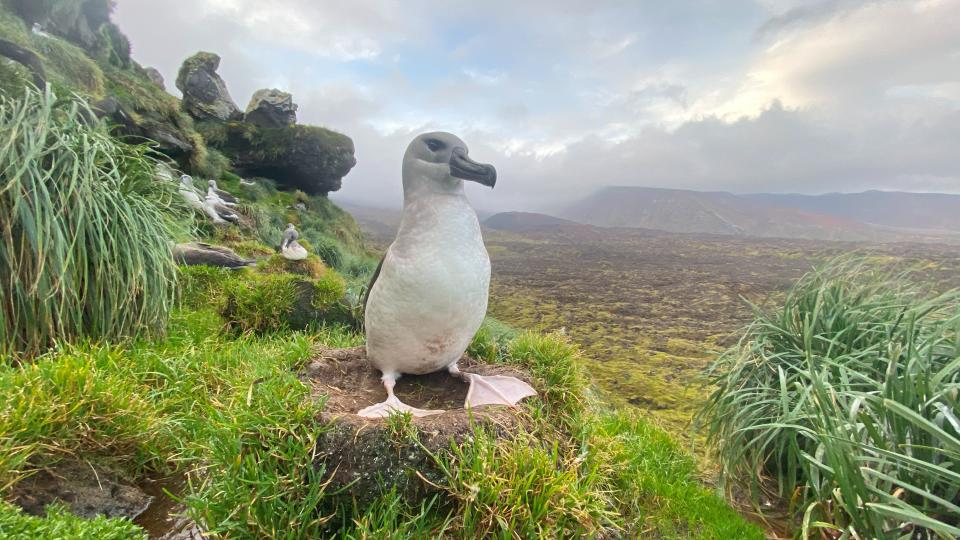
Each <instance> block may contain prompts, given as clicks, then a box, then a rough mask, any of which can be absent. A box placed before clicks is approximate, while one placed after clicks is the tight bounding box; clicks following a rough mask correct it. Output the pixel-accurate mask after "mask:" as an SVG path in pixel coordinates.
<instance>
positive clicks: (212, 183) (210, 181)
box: [207, 180, 217, 189]
mask: <svg viewBox="0 0 960 540" xmlns="http://www.w3.org/2000/svg"><path fill="white" fill-rule="evenodd" d="M207 185H208V186H210V187H212V188H213V189H217V181H216V180H207Z"/></svg>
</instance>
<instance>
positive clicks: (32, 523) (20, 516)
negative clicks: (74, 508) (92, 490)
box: [0, 501, 147, 540]
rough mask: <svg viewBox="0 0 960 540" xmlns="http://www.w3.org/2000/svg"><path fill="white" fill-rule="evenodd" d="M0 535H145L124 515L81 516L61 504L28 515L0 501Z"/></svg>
mask: <svg viewBox="0 0 960 540" xmlns="http://www.w3.org/2000/svg"><path fill="white" fill-rule="evenodd" d="M0 536H2V537H3V538H6V539H8V540H86V539H89V538H98V539H102V540H132V539H135V538H142V539H144V540H145V539H146V538H147V535H146V533H144V532H143V530H142V529H141V528H140V527H137V526H136V525H134V524H133V523H132V522H130V521H129V520H126V519H117V518H112V519H111V518H105V517H102V516H101V517H97V518H94V519H83V518H80V517H77V516H75V515H73V514H71V513H69V512H68V511H67V510H66V508H65V507H63V506H61V505H51V506H48V507H47V515H46V516H45V517H42V518H41V517H37V516H29V515H26V514H24V513H23V512H21V511H20V509H19V508H17V507H15V506H13V505H11V504H9V503H6V502H4V501H0Z"/></svg>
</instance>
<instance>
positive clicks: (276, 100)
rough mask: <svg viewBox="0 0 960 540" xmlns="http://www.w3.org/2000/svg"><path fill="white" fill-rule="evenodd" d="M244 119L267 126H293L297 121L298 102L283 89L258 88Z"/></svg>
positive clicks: (260, 125)
mask: <svg viewBox="0 0 960 540" xmlns="http://www.w3.org/2000/svg"><path fill="white" fill-rule="evenodd" d="M244 121H246V122H249V123H251V124H254V125H256V126H259V127H265V128H279V127H287V126H292V125H294V124H296V123H297V104H296V103H294V102H293V96H292V95H290V94H289V93H287V92H284V91H282V90H277V89H275V88H264V89H262V90H257V91H256V92H255V93H254V94H253V97H252V98H250V104H249V105H247V112H246V114H245V115H244Z"/></svg>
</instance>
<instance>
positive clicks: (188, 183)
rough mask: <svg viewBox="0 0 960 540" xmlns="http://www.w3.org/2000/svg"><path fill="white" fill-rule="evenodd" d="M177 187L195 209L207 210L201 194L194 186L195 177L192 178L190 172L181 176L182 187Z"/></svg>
mask: <svg viewBox="0 0 960 540" xmlns="http://www.w3.org/2000/svg"><path fill="white" fill-rule="evenodd" d="M177 189H178V190H179V191H180V195H181V196H182V197H183V199H184V200H185V201H187V204H189V205H190V206H191V207H192V208H193V209H194V210H200V211H201V212H206V209H205V208H204V206H205V205H204V201H203V199H201V198H200V194H199V193H197V189H196V188H195V187H193V178H191V177H190V175H189V174H184V175H182V176H180V187H179V188H177Z"/></svg>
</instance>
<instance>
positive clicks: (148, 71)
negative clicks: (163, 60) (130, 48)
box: [143, 67, 166, 88]
mask: <svg viewBox="0 0 960 540" xmlns="http://www.w3.org/2000/svg"><path fill="white" fill-rule="evenodd" d="M143 73H144V74H145V75H146V76H147V78H148V79H150V80H151V81H153V82H154V84H156V85H157V86H159V87H160V88H166V84H165V82H164V80H163V75H161V74H160V71H159V70H157V68H152V67H148V68H145V69H144V70H143Z"/></svg>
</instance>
